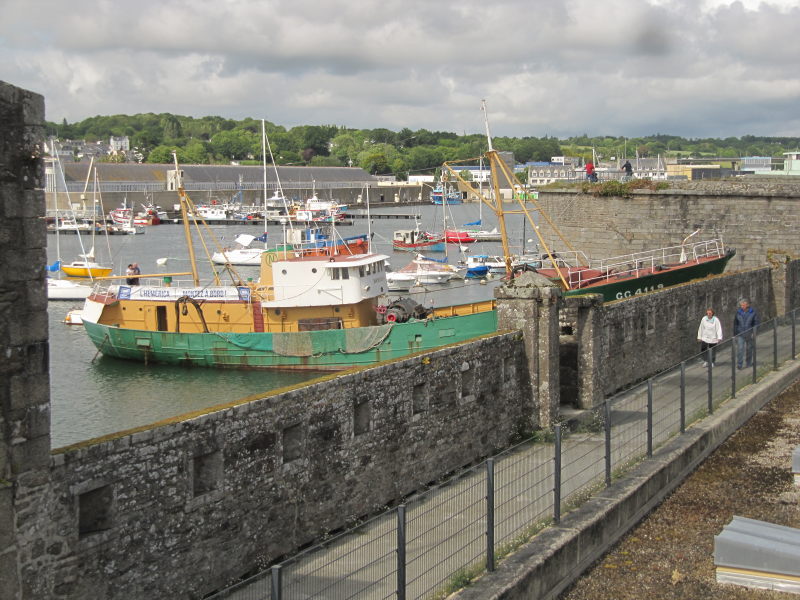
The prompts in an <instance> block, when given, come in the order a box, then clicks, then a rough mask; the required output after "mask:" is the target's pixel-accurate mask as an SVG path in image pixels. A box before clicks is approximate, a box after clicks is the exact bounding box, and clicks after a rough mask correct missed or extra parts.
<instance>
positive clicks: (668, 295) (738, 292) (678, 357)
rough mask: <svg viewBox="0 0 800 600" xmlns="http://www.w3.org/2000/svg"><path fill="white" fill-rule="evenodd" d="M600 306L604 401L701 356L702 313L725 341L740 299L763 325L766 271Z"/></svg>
mask: <svg viewBox="0 0 800 600" xmlns="http://www.w3.org/2000/svg"><path fill="white" fill-rule="evenodd" d="M663 292H664V293H662V292H653V293H650V294H644V295H641V296H636V297H634V298H631V299H629V300H626V301H618V302H611V303H609V304H605V305H603V306H602V309H600V310H601V313H602V314H601V316H600V318H599V327H601V328H602V332H601V334H600V340H601V341H600V344H598V345H596V346H595V348H594V352H596V353H599V355H598V356H596V358H595V364H596V365H597V366H598V367H599V368H600V371H601V374H602V375H601V380H602V382H603V383H602V394H603V396H609V395H611V394H613V393H615V392H617V391H619V390H621V389H624V388H626V387H629V386H630V385H631V384H632V383H634V382H637V381H642V380H644V379H647V378H648V377H651V376H652V375H654V374H656V373H659V372H661V371H664V370H666V369H668V368H671V367H673V366H674V365H676V364H677V363H679V362H681V361H682V360H685V359H686V358H687V357H689V356H692V355H695V354H697V353H698V352H700V346H699V344H698V343H697V329H698V326H699V324H700V319H702V318H703V316H704V315H705V311H706V309H707V308H713V309H714V311H715V312H716V315H717V317H719V319H720V321H721V322H722V332H723V335H724V336H725V338H729V337H731V335H732V333H733V320H734V316H735V314H736V309H737V308H738V300H739V298H742V297H745V298H748V299H749V300H750V302H751V304H752V305H753V306H754V307H755V308H757V309H758V311H759V314H760V316H761V318H762V320H767V319H769V318H772V317H773V316H774V314H773V312H772V311H771V310H770V308H769V305H770V304H769V293H770V269H769V268H761V269H752V270H749V271H743V272H740V273H735V274H731V275H720V276H717V277H710V278H707V279H702V280H698V281H693V282H689V283H686V284H684V285H679V286H675V287H671V288H669V289H667V290H663Z"/></svg>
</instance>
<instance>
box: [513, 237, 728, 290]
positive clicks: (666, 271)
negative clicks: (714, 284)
mask: <svg viewBox="0 0 800 600" xmlns="http://www.w3.org/2000/svg"><path fill="white" fill-rule="evenodd" d="M735 254H736V250H734V249H733V248H726V247H725V245H724V244H723V242H722V240H721V239H711V240H703V241H698V242H692V243H684V244H681V245H680V246H673V247H667V248H658V249H656V250H651V251H645V252H637V253H634V254H627V255H624V256H615V257H612V258H607V259H603V260H588V259H587V260H585V261H584V262H585V263H586V264H585V265H581V264H580V261H579V260H578V257H577V256H576V254H575V253H570V252H553V255H554V256H555V257H556V259H555V265H553V266H546V265H547V262H546V261H547V257H546V256H542V257H541V258H542V265H544V266H540V267H536V268H533V267H527V269H526V270H535V271H536V272H538V273H540V274H542V275H544V276H545V277H548V278H550V279H551V280H552V281H556V282H557V281H561V280H562V279H563V280H564V281H565V282H566V288H565V291H564V295H565V296H575V295H580V294H603V301H604V302H611V301H613V300H622V299H624V298H630V297H631V296H638V295H639V294H644V293H646V292H652V291H655V290H660V289H662V288H665V287H669V286H672V285H677V284H679V283H684V282H686V281H690V280H692V279H700V278H703V277H707V276H709V275H718V274H720V273H722V272H723V271H724V270H725V267H726V266H727V264H728V261H729V260H730V259H731V258H733V256H734V255H735Z"/></svg>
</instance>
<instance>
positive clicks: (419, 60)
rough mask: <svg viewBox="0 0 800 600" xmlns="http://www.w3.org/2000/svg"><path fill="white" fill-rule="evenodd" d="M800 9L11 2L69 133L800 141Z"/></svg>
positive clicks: (8, 57)
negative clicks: (130, 126) (261, 125)
mask: <svg viewBox="0 0 800 600" xmlns="http://www.w3.org/2000/svg"><path fill="white" fill-rule="evenodd" d="M798 22H800V0H783V1H778V0H765V1H758V0H735V1H734V0H730V1H729V0H702V2H701V3H699V4H698V3H696V2H694V1H692V0H649V1H648V2H632V1H630V0H606V1H604V2H597V1H596V0H564V1H563V2H552V1H550V0H499V1H497V2H493V3H487V2H483V1H478V0H460V1H458V2H456V1H453V0H445V1H441V2H435V3H431V2H427V1H423V0H382V1H380V2H379V1H378V0H360V1H359V2H343V1H341V0H330V1H328V2H319V1H318V0H294V1H288V0H160V1H155V0H140V1H139V2H137V3H119V2H113V1H111V0H99V1H95V2H91V3H90V2H86V1H85V0H80V1H77V2H71V3H65V2H61V1H59V0H4V5H3V19H2V21H0V52H2V55H3V57H4V60H3V62H2V64H0V79H3V80H5V81H7V82H9V83H12V84H14V85H18V86H20V87H25V88H28V89H32V90H34V91H37V92H40V93H42V94H44V95H45V99H46V105H47V115H48V118H49V119H51V120H61V118H67V119H68V120H69V121H76V120H80V119H83V118H86V117H88V116H92V115H95V114H118V113H128V114H133V113H137V112H172V113H175V114H186V115H194V116H203V115H209V114H213V115H220V116H224V117H229V118H242V117H245V116H251V117H255V118H261V117H264V118H267V119H269V120H270V121H273V122H275V123H278V124H283V125H286V126H287V127H291V126H294V125H298V124H336V125H346V126H351V127H357V128H365V127H387V128H390V129H395V130H399V129H400V128H403V127H409V128H411V129H418V128H427V129H434V130H447V131H459V132H460V131H468V132H470V131H472V132H479V131H481V130H482V116H481V114H480V111H479V106H480V100H481V99H482V98H486V99H487V101H488V106H489V110H490V116H491V118H492V130H493V132H494V133H495V134H497V135H537V136H540V135H545V134H548V135H559V136H566V135H573V134H580V133H584V132H586V133H589V134H598V135H599V134H620V135H628V136H632V135H646V134H649V133H655V132H661V133H674V134H679V135H686V136H693V137H701V136H728V135H742V134H745V133H753V134H762V135H800V125H798V117H797V109H796V106H797V105H798V103H799V102H798V101H799V100H800V90H799V89H798V87H799V86H800V84H799V83H798V81H799V80H798V76H797V74H796V71H797V69H796V66H795V62H796V60H795V57H794V55H793V54H792V52H793V46H794V44H795V43H796V41H795V38H796V31H797V23H798Z"/></svg>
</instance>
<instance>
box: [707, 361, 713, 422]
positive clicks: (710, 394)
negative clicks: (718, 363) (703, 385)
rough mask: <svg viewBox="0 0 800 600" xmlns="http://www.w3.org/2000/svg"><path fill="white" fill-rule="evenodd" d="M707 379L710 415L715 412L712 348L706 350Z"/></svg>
mask: <svg viewBox="0 0 800 600" xmlns="http://www.w3.org/2000/svg"><path fill="white" fill-rule="evenodd" d="M706 353H707V354H708V356H706V379H708V386H707V387H708V414H711V413H713V412H714V377H713V373H712V370H711V364H712V363H711V348H709V349H708V350H706Z"/></svg>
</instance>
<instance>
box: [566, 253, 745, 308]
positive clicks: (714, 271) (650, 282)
mask: <svg viewBox="0 0 800 600" xmlns="http://www.w3.org/2000/svg"><path fill="white" fill-rule="evenodd" d="M735 254H736V252H735V251H733V250H730V251H728V252H727V253H726V254H725V255H724V256H721V257H719V258H717V259H714V260H708V261H704V262H700V263H697V264H693V265H689V266H683V267H680V268H677V269H672V270H663V271H659V272H654V273H650V274H647V275H643V276H641V277H628V278H625V279H618V280H614V281H610V282H609V283H603V284H599V285H592V286H588V287H585V288H580V289H575V290H568V291H566V292H564V295H565V296H580V295H584V294H603V302H611V301H613V300H623V299H625V298H631V297H632V296H638V295H640V294H645V293H647V292H654V291H656V290H660V289H663V288H666V287H670V286H673V285H678V284H681V283H686V282H687V281H691V280H693V279H702V278H703V277H708V276H709V275H719V274H720V273H722V272H723V271H724V270H725V267H726V266H727V265H728V261H729V260H730V259H731V258H733V256H734V255H735Z"/></svg>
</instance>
